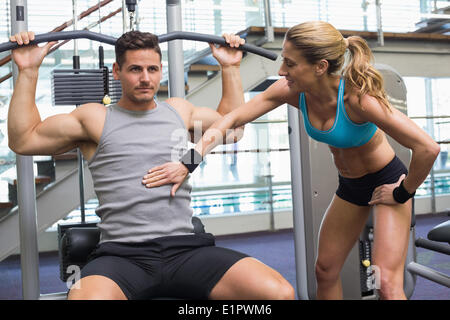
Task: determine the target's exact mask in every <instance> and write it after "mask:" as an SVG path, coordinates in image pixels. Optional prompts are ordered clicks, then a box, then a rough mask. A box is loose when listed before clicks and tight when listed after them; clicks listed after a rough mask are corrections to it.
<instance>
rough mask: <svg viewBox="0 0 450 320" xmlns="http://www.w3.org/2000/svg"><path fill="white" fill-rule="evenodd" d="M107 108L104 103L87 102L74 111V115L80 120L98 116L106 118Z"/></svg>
mask: <svg viewBox="0 0 450 320" xmlns="http://www.w3.org/2000/svg"><path fill="white" fill-rule="evenodd" d="M106 108H107V107H106V106H105V105H104V104H102V103H85V104H82V105H81V106H79V107H77V108H76V109H75V110H74V111H72V115H74V116H76V117H77V118H78V119H80V120H83V119H86V118H89V119H95V118H97V117H100V118H104V116H105V113H106Z"/></svg>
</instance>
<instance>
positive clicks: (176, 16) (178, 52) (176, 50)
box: [166, 0, 184, 98]
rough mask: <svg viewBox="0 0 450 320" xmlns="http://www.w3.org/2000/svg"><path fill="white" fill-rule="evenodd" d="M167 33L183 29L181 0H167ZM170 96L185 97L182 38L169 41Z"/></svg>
mask: <svg viewBox="0 0 450 320" xmlns="http://www.w3.org/2000/svg"><path fill="white" fill-rule="evenodd" d="M166 11H167V33H169V32H173V31H182V21H181V19H182V17H181V3H180V0H166ZM168 62H169V97H181V98H183V97H184V57H183V42H182V40H174V41H170V42H169V43H168Z"/></svg>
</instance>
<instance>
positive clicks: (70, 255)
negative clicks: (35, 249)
mask: <svg viewBox="0 0 450 320" xmlns="http://www.w3.org/2000/svg"><path fill="white" fill-rule="evenodd" d="M192 225H193V226H194V233H205V226H204V225H203V223H202V221H201V220H200V219H199V218H198V217H192ZM99 241H100V229H99V228H98V227H97V226H90V225H89V226H82V225H80V226H76V227H71V228H67V229H66V230H64V233H63V235H62V236H61V239H60V241H59V260H60V261H59V266H60V279H61V280H62V281H64V282H66V281H67V279H68V278H69V277H70V276H71V275H72V273H70V272H68V271H69V270H71V269H68V268H69V267H70V266H74V265H75V266H78V267H79V268H80V269H82V268H83V267H84V266H85V264H86V263H87V261H88V258H89V255H90V254H91V253H92V252H93V251H94V249H95V247H96V246H97V245H98V242H99ZM72 272H73V271H72Z"/></svg>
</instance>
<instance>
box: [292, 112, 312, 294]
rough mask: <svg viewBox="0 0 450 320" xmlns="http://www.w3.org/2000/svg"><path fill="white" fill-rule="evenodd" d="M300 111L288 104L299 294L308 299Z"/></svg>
mask: <svg viewBox="0 0 450 320" xmlns="http://www.w3.org/2000/svg"><path fill="white" fill-rule="evenodd" d="M299 113H300V111H299V110H298V109H297V108H294V107H292V106H289V105H288V132H289V150H290V159H291V184H292V211H293V212H292V214H293V218H294V250H295V270H296V275H297V292H298V293H297V295H298V298H299V299H301V300H308V299H310V296H309V294H308V266H307V249H306V247H307V246H306V227H305V215H304V211H305V206H306V203H305V201H304V200H306V199H304V198H303V183H302V181H303V179H304V177H303V170H302V157H304V153H305V152H304V151H306V152H307V151H308V150H307V149H306V150H303V149H302V146H301V144H300V140H301V137H300V118H299Z"/></svg>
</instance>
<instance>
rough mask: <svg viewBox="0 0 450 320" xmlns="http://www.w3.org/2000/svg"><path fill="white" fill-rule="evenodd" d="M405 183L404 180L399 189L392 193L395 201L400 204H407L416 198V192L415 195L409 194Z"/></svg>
mask: <svg viewBox="0 0 450 320" xmlns="http://www.w3.org/2000/svg"><path fill="white" fill-rule="evenodd" d="M403 181H404V180H402V182H401V183H400V185H399V186H398V187H397V188H395V189H394V191H392V195H393V196H394V200H395V201H396V202H398V203H405V202H406V201H408V200H409V199H411V198H412V197H414V195H415V194H416V192H415V191H414V192H413V193H409V192H408V191H407V190H406V189H405V187H404V186H403Z"/></svg>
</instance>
